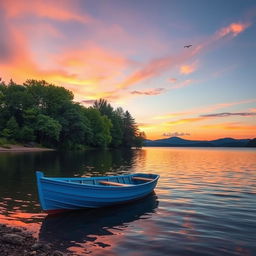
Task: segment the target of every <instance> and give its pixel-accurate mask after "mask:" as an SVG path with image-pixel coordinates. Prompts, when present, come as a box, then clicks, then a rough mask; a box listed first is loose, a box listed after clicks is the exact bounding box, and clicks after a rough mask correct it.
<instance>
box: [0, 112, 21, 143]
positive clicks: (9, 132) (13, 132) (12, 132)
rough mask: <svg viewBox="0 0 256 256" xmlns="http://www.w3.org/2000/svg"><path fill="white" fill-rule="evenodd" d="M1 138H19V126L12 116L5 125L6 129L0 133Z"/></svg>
mask: <svg viewBox="0 0 256 256" xmlns="http://www.w3.org/2000/svg"><path fill="white" fill-rule="evenodd" d="M2 136H3V137H5V138H7V139H9V140H16V139H18V138H19V125H18V123H17V121H16V119H15V117H14V116H12V117H11V118H10V119H9V121H8V122H7V124H6V128H5V129H3V131H2Z"/></svg>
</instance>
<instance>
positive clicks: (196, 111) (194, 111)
mask: <svg viewBox="0 0 256 256" xmlns="http://www.w3.org/2000/svg"><path fill="white" fill-rule="evenodd" d="M253 102H256V99H248V100H241V101H235V102H227V103H218V104H214V105H210V106H203V107H200V108H194V109H189V110H187V111H182V112H175V113H169V114H166V115H161V116H155V117H154V119H169V118H173V117H177V116H184V115H195V114H200V113H207V112H212V111H215V110H218V109H223V108H227V107H231V106H235V105H240V104H248V103H253ZM250 111H251V112H253V110H250Z"/></svg>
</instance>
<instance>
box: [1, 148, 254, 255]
mask: <svg viewBox="0 0 256 256" xmlns="http://www.w3.org/2000/svg"><path fill="white" fill-rule="evenodd" d="M255 159H256V151H255V150H250V149H220V148H144V149H142V150H130V151H89V152H85V153H82V152H80V153H79V152H77V153H74V152H73V153H57V152H42V153H39V152H37V153H18V154H13V153H11V154H10V153H1V154H0V175H1V177H2V178H1V180H0V196H1V200H0V223H7V224H10V225H14V226H21V227H25V228H27V229H28V230H30V231H32V232H34V234H35V236H36V237H38V239H40V240H42V241H46V242H51V243H53V244H54V245H55V247H56V248H58V249H61V250H63V251H66V250H68V251H69V252H73V253H74V254H79V255H83V254H91V255H132V256H137V255H184V256H186V255H190V256H191V255H197V256H198V255H251V256H252V255H255V253H256V247H255V245H254V242H255V241H254V240H255V232H256V221H255V216H256V197H255V196H256V161H255ZM37 170H41V171H44V172H45V175H49V176H62V177H65V176H66V177H68V176H94V175H96V176H100V175H111V174H122V173H131V172H152V173H157V174H160V175H161V178H160V180H159V182H158V186H157V188H156V189H155V194H152V195H150V196H149V197H147V198H145V199H143V200H140V201H137V202H134V203H132V204H129V205H122V206H118V207H111V208H107V209H98V210H97V209H96V210H83V211H77V212H70V213H64V214H61V215H56V216H47V215H46V214H44V213H42V212H41V211H40V208H39V205H38V200H37V191H36V185H35V175H34V172H35V171H37Z"/></svg>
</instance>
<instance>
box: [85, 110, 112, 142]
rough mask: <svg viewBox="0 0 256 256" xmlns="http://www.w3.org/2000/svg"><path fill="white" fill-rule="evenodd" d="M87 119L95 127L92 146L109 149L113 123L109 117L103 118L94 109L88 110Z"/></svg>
mask: <svg viewBox="0 0 256 256" xmlns="http://www.w3.org/2000/svg"><path fill="white" fill-rule="evenodd" d="M87 117H88V119H89V121H90V123H91V126H92V127H93V130H92V132H93V137H92V146H96V147H107V146H108V145H109V143H110V142H111V135H110V129H111V127H112V123H111V121H110V120H109V119H108V117H107V116H102V115H101V114H100V112H99V110H97V109H94V108H89V109H87Z"/></svg>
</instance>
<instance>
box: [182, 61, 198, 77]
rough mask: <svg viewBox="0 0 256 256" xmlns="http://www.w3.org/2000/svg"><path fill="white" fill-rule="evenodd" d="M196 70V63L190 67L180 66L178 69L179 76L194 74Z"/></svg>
mask: <svg viewBox="0 0 256 256" xmlns="http://www.w3.org/2000/svg"><path fill="white" fill-rule="evenodd" d="M196 68H197V67H196V63H193V64H191V65H182V66H181V67H180V74H183V75H188V74H191V73H193V72H195V70H196Z"/></svg>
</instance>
